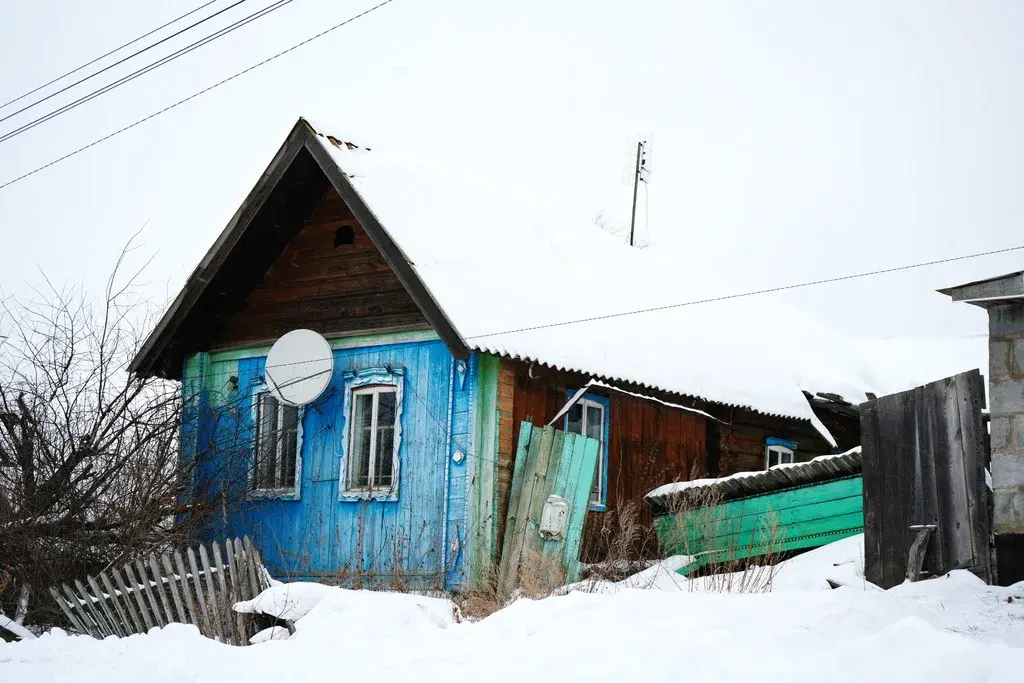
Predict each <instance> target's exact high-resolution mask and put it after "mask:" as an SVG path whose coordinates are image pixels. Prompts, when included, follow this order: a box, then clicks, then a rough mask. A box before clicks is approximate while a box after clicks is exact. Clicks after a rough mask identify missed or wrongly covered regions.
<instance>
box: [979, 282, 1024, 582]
mask: <svg viewBox="0 0 1024 683" xmlns="http://www.w3.org/2000/svg"><path fill="white" fill-rule="evenodd" d="M988 324H989V400H990V412H991V416H992V422H991V442H992V488H993V493H994V501H993V502H994V507H995V517H994V520H993V522H994V527H995V533H996V563H997V564H996V571H997V573H998V579H999V583H1001V584H1002V585H1004V586H1005V585H1009V584H1011V583H1015V582H1017V581H1022V580H1024V303H1021V302H1020V301H1014V302H1011V303H1005V304H998V305H994V306H991V307H990V308H989V311H988Z"/></svg>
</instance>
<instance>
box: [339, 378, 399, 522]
mask: <svg viewBox="0 0 1024 683" xmlns="http://www.w3.org/2000/svg"><path fill="white" fill-rule="evenodd" d="M404 375H405V373H404V371H403V370H401V369H393V368H391V369H389V368H370V369H367V370H360V371H358V372H346V373H345V374H344V375H343V377H344V380H345V392H344V399H343V401H344V403H343V404H342V408H343V412H344V415H345V426H344V431H343V432H342V441H341V453H340V454H339V459H340V460H341V465H340V471H339V473H338V500H340V501H341V502H355V501H360V500H378V501H397V500H398V491H399V483H400V481H401V462H402V460H401V444H402V398H403V393H404V392H403V384H404V378H405V377H404ZM383 390H387V391H389V392H394V394H395V430H394V439H393V444H392V449H391V458H392V460H391V485H390V486H389V487H388V488H386V489H378V488H374V487H373V486H372V484H371V485H370V486H366V487H354V486H350V485H349V477H348V474H349V467H350V464H351V463H350V460H351V457H352V455H353V454H352V453H351V444H352V443H353V442H354V439H353V437H352V431H353V429H354V428H355V405H356V404H355V397H356V396H358V395H359V394H367V393H373V394H374V399H373V426H372V428H371V433H372V434H373V435H374V436H373V439H372V440H371V442H370V443H371V446H370V461H369V464H368V466H369V467H370V473H371V474H372V472H373V467H374V465H375V464H376V459H377V458H378V457H379V456H380V454H378V453H376V449H377V438H376V434H377V406H378V404H379V400H380V399H379V398H378V396H379V395H380V393H381V392H382V391H383Z"/></svg>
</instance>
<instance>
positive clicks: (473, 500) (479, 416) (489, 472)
mask: <svg viewBox="0 0 1024 683" xmlns="http://www.w3.org/2000/svg"><path fill="white" fill-rule="evenodd" d="M475 358H476V359H477V363H476V368H475V369H476V372H477V381H476V382H475V384H474V386H475V387H476V396H475V397H474V400H473V407H472V411H473V421H474V422H475V427H474V429H473V451H474V456H475V457H473V458H472V459H471V462H470V474H469V476H470V478H471V484H470V491H469V495H470V510H469V519H470V524H471V529H470V534H469V538H470V553H469V566H468V567H467V571H468V576H469V582H470V584H471V585H472V584H474V583H475V584H477V585H482V584H483V583H484V582H486V581H488V580H491V576H490V573H491V570H492V568H493V566H494V561H495V560H496V559H497V555H498V547H497V533H498V501H497V498H496V496H495V491H496V489H497V481H498V370H499V367H500V364H499V360H498V359H497V358H496V357H494V356H490V355H486V354H477V355H475Z"/></svg>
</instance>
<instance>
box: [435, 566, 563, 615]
mask: <svg viewBox="0 0 1024 683" xmlns="http://www.w3.org/2000/svg"><path fill="white" fill-rule="evenodd" d="M516 585H517V587H516V588H515V589H513V590H512V591H511V592H507V591H502V590H501V589H500V588H499V584H498V571H497V567H495V566H493V565H492V566H491V567H490V568H489V569H488V570H487V571H486V572H484V577H483V578H482V579H480V580H479V581H477V582H475V583H474V584H472V585H471V586H470V587H469V588H468V589H467V590H466V591H464V592H463V593H461V594H460V595H457V596H455V598H454V599H455V603H456V606H457V608H458V613H459V614H461V615H462V617H464V618H466V619H469V620H471V621H475V620H478V619H483V618H484V617H487V616H490V615H491V614H494V613H495V612H497V611H498V610H500V609H502V608H504V607H506V606H507V605H509V604H511V603H512V602H514V601H515V600H517V599H519V598H529V599H531V600H541V599H543V598H546V597H548V596H550V595H553V594H556V593H557V592H558V589H560V588H562V587H563V586H564V585H565V569H564V568H563V567H562V563H561V561H560V558H559V557H558V556H550V555H547V556H546V555H544V554H543V553H541V552H540V551H539V550H536V549H526V550H524V551H523V555H522V560H521V562H520V565H519V576H518V581H517V582H516Z"/></svg>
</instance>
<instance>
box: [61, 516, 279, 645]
mask: <svg viewBox="0 0 1024 683" xmlns="http://www.w3.org/2000/svg"><path fill="white" fill-rule="evenodd" d="M211 550H212V552H210V553H208V552H207V550H206V547H205V546H202V545H201V546H199V548H198V561H197V553H196V551H194V550H193V549H192V548H188V549H187V550H186V551H185V556H184V557H183V556H182V554H181V552H180V551H179V550H174V551H173V553H170V552H167V553H164V554H163V555H162V556H160V557H159V558H158V557H157V556H156V555H150V556H149V558H147V559H146V560H141V559H140V560H136V562H135V566H134V568H133V567H132V565H131V563H129V564H126V565H125V566H124V569H123V571H119V570H118V569H116V568H111V569H109V570H108V571H103V572H100V573H99V575H98V576H97V577H92V576H90V577H87V578H86V580H85V582H86V583H87V584H88V586H86V585H84V584H83V583H82V582H81V581H79V580H76V581H74V584H75V586H74V588H71V587H70V586H68V585H67V584H63V585H61V586H60V587H56V586H55V587H52V588H50V595H52V596H53V599H54V600H56V601H57V604H58V605H59V606H60V608H61V610H63V612H64V614H65V615H66V616H67V618H68V621H70V622H71V624H72V625H73V626H74V627H75V628H76V629H77V630H78V631H80V632H81V633H86V634H88V635H91V636H93V637H96V638H105V637H106V636H119V637H120V636H128V635H131V634H133V633H145V632H147V631H148V630H149V629H151V628H153V627H154V626H166V625H167V624H171V623H179V624H192V625H194V626H195V627H197V628H198V629H199V631H200V632H201V633H202V634H203V635H205V636H207V637H209V638H214V639H215V640H219V641H220V642H223V643H229V644H231V645H248V644H249V638H250V637H251V636H252V635H253V634H254V633H255V623H254V621H253V618H252V617H251V615H243V614H238V613H236V612H234V611H233V610H232V609H231V606H232V605H233V604H234V603H236V602H239V601H241V600H250V599H252V598H254V597H256V596H257V595H259V594H260V592H262V591H263V590H264V589H265V588H267V587H268V586H269V585H270V583H269V580H270V577H269V575H268V574H267V570H266V569H265V568H264V567H263V562H262V561H261V560H260V555H259V551H257V550H256V548H254V547H253V544H252V541H250V540H249V537H248V536H246V537H245V539H244V540H243V539H238V538H235V539H233V540H232V539H230V538H229V539H228V540H226V541H225V542H224V552H223V553H221V548H220V546H219V545H218V544H217V543H216V542H215V543H213V544H212V547H211ZM211 557H212V562H211Z"/></svg>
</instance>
